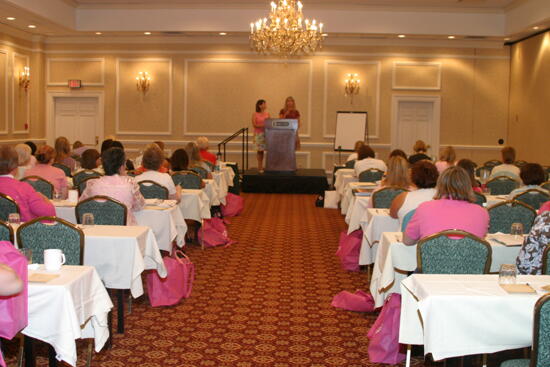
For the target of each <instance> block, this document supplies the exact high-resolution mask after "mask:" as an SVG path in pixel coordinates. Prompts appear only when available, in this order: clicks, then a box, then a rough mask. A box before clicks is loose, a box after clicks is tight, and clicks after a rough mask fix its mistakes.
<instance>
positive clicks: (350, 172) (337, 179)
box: [334, 168, 355, 196]
mask: <svg viewBox="0 0 550 367" xmlns="http://www.w3.org/2000/svg"><path fill="white" fill-rule="evenodd" d="M354 175H355V170H354V169H353V168H340V169H339V170H338V171H336V173H335V174H334V188H335V189H336V192H338V194H339V195H340V196H342V195H343V194H344V186H345V185H346V183H347V182H349V179H351V178H353V176H354ZM344 176H346V177H347V179H346V182H344Z"/></svg>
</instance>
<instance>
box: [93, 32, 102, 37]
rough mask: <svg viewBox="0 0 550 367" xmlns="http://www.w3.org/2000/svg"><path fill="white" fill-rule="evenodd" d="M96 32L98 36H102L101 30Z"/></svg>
mask: <svg viewBox="0 0 550 367" xmlns="http://www.w3.org/2000/svg"><path fill="white" fill-rule="evenodd" d="M95 34H97V35H98V36H101V35H102V34H103V33H101V32H95Z"/></svg>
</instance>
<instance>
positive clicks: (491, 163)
mask: <svg viewBox="0 0 550 367" xmlns="http://www.w3.org/2000/svg"><path fill="white" fill-rule="evenodd" d="M501 164H502V162H501V161H499V160H498V159H491V160H490V161H487V162H485V163H483V167H491V170H492V169H493V167H495V166H498V165H501Z"/></svg>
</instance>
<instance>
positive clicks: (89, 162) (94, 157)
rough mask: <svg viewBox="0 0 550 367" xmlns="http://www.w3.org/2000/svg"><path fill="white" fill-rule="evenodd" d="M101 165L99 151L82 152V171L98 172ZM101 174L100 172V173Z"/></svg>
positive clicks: (88, 150)
mask: <svg viewBox="0 0 550 367" xmlns="http://www.w3.org/2000/svg"><path fill="white" fill-rule="evenodd" d="M100 165H101V155H100V154H99V152H98V151H97V149H86V150H85V151H84V152H82V164H81V166H82V169H86V170H90V171H98V167H99V166H100ZM98 172H99V171H98Z"/></svg>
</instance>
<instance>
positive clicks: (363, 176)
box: [359, 168, 384, 182]
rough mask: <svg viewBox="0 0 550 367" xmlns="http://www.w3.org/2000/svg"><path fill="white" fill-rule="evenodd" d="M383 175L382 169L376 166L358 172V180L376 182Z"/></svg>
mask: <svg viewBox="0 0 550 367" xmlns="http://www.w3.org/2000/svg"><path fill="white" fill-rule="evenodd" d="M382 176H384V171H381V170H379V169H376V168H371V169H368V170H365V171H363V172H361V173H360V174H359V182H376V181H380V180H381V179H382Z"/></svg>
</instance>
